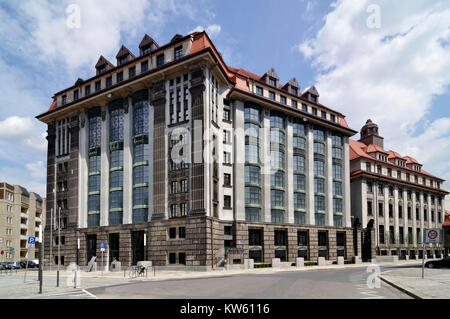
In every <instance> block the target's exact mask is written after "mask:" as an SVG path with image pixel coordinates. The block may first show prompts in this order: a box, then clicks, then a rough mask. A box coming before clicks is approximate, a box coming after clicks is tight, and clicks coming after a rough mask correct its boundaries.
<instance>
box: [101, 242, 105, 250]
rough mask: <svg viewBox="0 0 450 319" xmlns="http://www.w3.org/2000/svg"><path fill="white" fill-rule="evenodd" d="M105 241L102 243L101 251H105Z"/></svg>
mask: <svg viewBox="0 0 450 319" xmlns="http://www.w3.org/2000/svg"><path fill="white" fill-rule="evenodd" d="M105 247H106V245H105V243H100V251H105Z"/></svg>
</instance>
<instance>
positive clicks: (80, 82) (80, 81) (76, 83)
mask: <svg viewBox="0 0 450 319" xmlns="http://www.w3.org/2000/svg"><path fill="white" fill-rule="evenodd" d="M83 82H84V80H83V79H82V78H78V80H77V81H76V82H75V86H78V85H81V84H83Z"/></svg>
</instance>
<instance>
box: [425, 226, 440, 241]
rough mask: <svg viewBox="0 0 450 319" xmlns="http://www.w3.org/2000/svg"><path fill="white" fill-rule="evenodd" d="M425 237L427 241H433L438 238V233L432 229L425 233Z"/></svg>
mask: <svg viewBox="0 0 450 319" xmlns="http://www.w3.org/2000/svg"><path fill="white" fill-rule="evenodd" d="M427 236H428V238H429V239H431V240H435V239H436V238H437V237H438V236H439V233H438V232H437V231H435V230H434V229H432V230H430V231H429V232H428V233H427Z"/></svg>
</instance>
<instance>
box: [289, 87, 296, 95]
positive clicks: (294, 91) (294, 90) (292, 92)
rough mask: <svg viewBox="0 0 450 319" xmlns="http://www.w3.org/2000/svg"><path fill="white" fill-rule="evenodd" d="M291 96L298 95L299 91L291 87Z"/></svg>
mask: <svg viewBox="0 0 450 319" xmlns="http://www.w3.org/2000/svg"><path fill="white" fill-rule="evenodd" d="M291 94H293V95H298V89H297V88H296V87H291Z"/></svg>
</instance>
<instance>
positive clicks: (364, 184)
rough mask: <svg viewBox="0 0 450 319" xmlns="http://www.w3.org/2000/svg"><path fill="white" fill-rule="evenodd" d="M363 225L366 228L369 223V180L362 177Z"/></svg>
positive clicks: (361, 221)
mask: <svg viewBox="0 0 450 319" xmlns="http://www.w3.org/2000/svg"><path fill="white" fill-rule="evenodd" d="M361 195H362V196H361V210H362V211H361V220H360V223H361V227H363V228H365V227H366V226H367V223H368V215H367V214H368V208H367V180H366V179H365V178H363V179H361Z"/></svg>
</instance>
